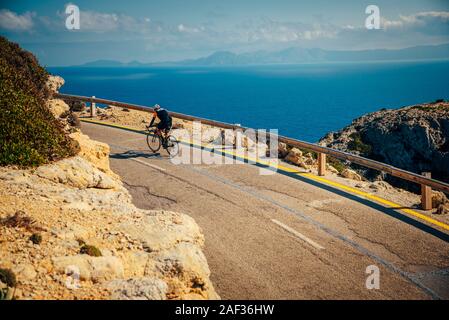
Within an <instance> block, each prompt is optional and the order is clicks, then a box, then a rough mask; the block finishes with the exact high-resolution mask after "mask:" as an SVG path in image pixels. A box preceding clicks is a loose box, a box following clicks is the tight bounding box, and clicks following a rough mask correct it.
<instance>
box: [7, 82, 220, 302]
mask: <svg viewBox="0 0 449 320" xmlns="http://www.w3.org/2000/svg"><path fill="white" fill-rule="evenodd" d="M58 81H59V82H61V81H60V79H55V78H54V79H53V82H52V84H51V85H50V88H51V89H52V90H57V88H59V86H60V85H61V83H59V84H58V83H57V82H58ZM53 85H55V87H52V86H53ZM48 104H49V108H50V110H51V111H52V113H53V114H54V116H55V117H57V118H59V119H60V120H61V121H64V119H66V118H67V115H66V111H67V110H68V109H69V108H68V106H67V105H66V104H65V103H64V102H63V101H61V100H50V101H49V102H48ZM66 125H67V123H66ZM67 130H70V131H71V132H72V133H71V134H70V137H71V138H72V139H73V140H75V141H76V142H77V143H78V144H79V147H80V148H79V149H80V151H79V153H78V154H77V155H76V156H74V157H70V158H66V159H63V160H60V161H57V162H53V163H51V164H47V165H42V166H39V167H37V168H34V169H17V168H13V167H1V168H0V202H1V206H0V256H1V260H0V280H1V281H3V282H6V283H2V282H1V281H0V285H1V286H0V291H1V292H2V293H4V292H5V288H6V287H7V286H11V287H12V286H14V287H15V288H14V289H12V288H10V290H9V291H8V296H9V297H11V295H12V294H14V296H15V298H18V299H109V298H112V299H218V298H219V296H218V295H217V293H216V292H215V290H214V288H213V286H212V284H211V282H210V280H209V275H210V271H209V268H208V264H207V261H206V258H205V256H204V254H203V253H202V251H201V247H202V246H203V244H204V237H203V235H202V233H201V230H200V228H199V227H198V225H197V224H196V223H195V221H194V220H193V219H192V218H190V217H189V216H187V215H184V214H182V213H176V212H167V211H148V210H141V209H138V208H136V207H135V206H134V205H133V204H132V199H131V196H130V194H129V193H128V191H127V190H126V189H125V188H124V187H123V185H122V182H121V181H120V179H119V177H118V176H117V175H115V174H114V173H113V172H112V171H111V170H110V168H109V162H108V156H109V146H108V145H106V144H103V143H100V142H96V141H93V140H91V139H89V137H87V136H86V135H83V134H82V133H81V132H79V131H78V130H76V129H74V128H73V127H68V128H67ZM8 274H12V276H8ZM7 276H8V277H7ZM11 278H15V279H13V280H14V281H12V280H11ZM8 279H9V280H8ZM1 297H2V295H0V298H1Z"/></svg>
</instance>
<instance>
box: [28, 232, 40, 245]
mask: <svg viewBox="0 0 449 320" xmlns="http://www.w3.org/2000/svg"><path fill="white" fill-rule="evenodd" d="M30 240H31V242H32V243H34V244H41V242H42V236H41V235H40V234H39V233H33V234H32V235H31V237H30Z"/></svg>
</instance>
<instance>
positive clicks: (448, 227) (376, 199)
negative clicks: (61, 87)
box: [80, 119, 449, 230]
mask: <svg viewBox="0 0 449 320" xmlns="http://www.w3.org/2000/svg"><path fill="white" fill-rule="evenodd" d="M80 120H81V121H84V122H90V123H95V124H100V125H104V126H109V127H115V128H119V129H125V130H128V131H134V132H139V133H144V130H138V129H134V128H130V127H126V126H122V125H117V124H113V123H105V122H101V121H96V120H91V119H80ZM179 141H180V142H183V143H186V144H190V145H193V146H196V147H205V146H203V145H201V144H195V143H193V142H192V141H188V140H183V139H180V140H179ZM220 152H222V153H226V154H228V155H232V156H236V157H239V158H243V159H244V160H247V161H250V162H253V163H259V164H262V165H264V166H267V167H270V168H273V169H276V170H279V169H280V170H282V171H285V172H289V173H294V174H296V175H298V176H302V177H306V178H308V179H310V180H314V181H317V182H320V183H323V184H326V185H329V186H332V187H336V188H338V189H341V190H344V191H346V192H348V193H353V194H356V195H359V196H362V197H364V198H366V199H369V200H371V201H374V202H377V203H380V204H382V205H384V206H385V207H387V208H390V209H395V210H399V211H402V212H404V213H406V214H408V215H411V216H414V217H415V218H418V219H421V220H424V221H426V222H428V223H430V224H433V225H436V226H438V227H440V228H443V229H445V230H449V225H448V224H446V223H444V222H441V221H438V220H435V219H433V218H431V217H428V216H426V215H424V214H422V213H419V212H417V211H415V210H412V209H407V208H402V206H401V205H400V204H397V203H395V202H393V201H390V200H387V199H384V198H381V197H379V196H376V195H373V194H370V193H368V192H364V191H361V190H358V189H355V188H353V187H349V186H346V185H344V184H341V183H338V182H335V181H331V180H329V179H326V178H323V177H320V176H316V175H313V174H310V173H306V172H300V171H298V170H295V169H292V168H289V167H286V166H283V165H281V164H277V165H273V164H272V163H271V162H268V161H263V160H260V159H256V158H252V157H248V156H246V155H244V154H236V153H235V152H231V151H229V150H225V149H222V150H221V151H220Z"/></svg>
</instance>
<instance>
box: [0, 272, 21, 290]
mask: <svg viewBox="0 0 449 320" xmlns="http://www.w3.org/2000/svg"><path fill="white" fill-rule="evenodd" d="M0 281H1V282H3V283H4V284H6V285H7V286H8V287H10V288H14V287H15V286H16V285H17V279H16V275H15V274H14V272H12V271H11V270H10V269H0Z"/></svg>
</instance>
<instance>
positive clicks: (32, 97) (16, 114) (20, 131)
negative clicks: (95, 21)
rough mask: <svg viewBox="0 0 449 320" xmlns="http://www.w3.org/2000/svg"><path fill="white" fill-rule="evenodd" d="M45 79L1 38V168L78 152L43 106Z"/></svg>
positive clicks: (29, 56) (42, 71)
mask: <svg viewBox="0 0 449 320" xmlns="http://www.w3.org/2000/svg"><path fill="white" fill-rule="evenodd" d="M47 78H48V73H47V72H46V70H45V69H44V68H42V67H41V66H40V65H39V64H38V62H37V60H36V58H35V57H34V56H33V55H32V54H31V53H29V52H27V51H24V50H22V49H21V48H20V47H19V46H18V45H17V44H15V43H12V42H9V41H8V40H7V39H6V38H4V37H0V142H1V143H0V165H2V166H4V165H19V166H21V167H28V166H38V165H40V164H43V163H47V162H49V161H52V160H57V159H61V158H64V157H68V156H71V155H74V154H75V153H76V152H77V151H78V150H77V144H76V143H75V142H73V141H72V140H71V139H70V138H69V137H68V136H67V134H66V133H65V132H64V131H63V126H62V124H61V123H60V122H59V121H58V120H56V119H55V118H54V117H53V115H52V114H51V112H50V111H49V109H48V107H47V106H46V99H47V98H48V97H49V95H50V93H49V91H48V89H47V87H46V81H47Z"/></svg>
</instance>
